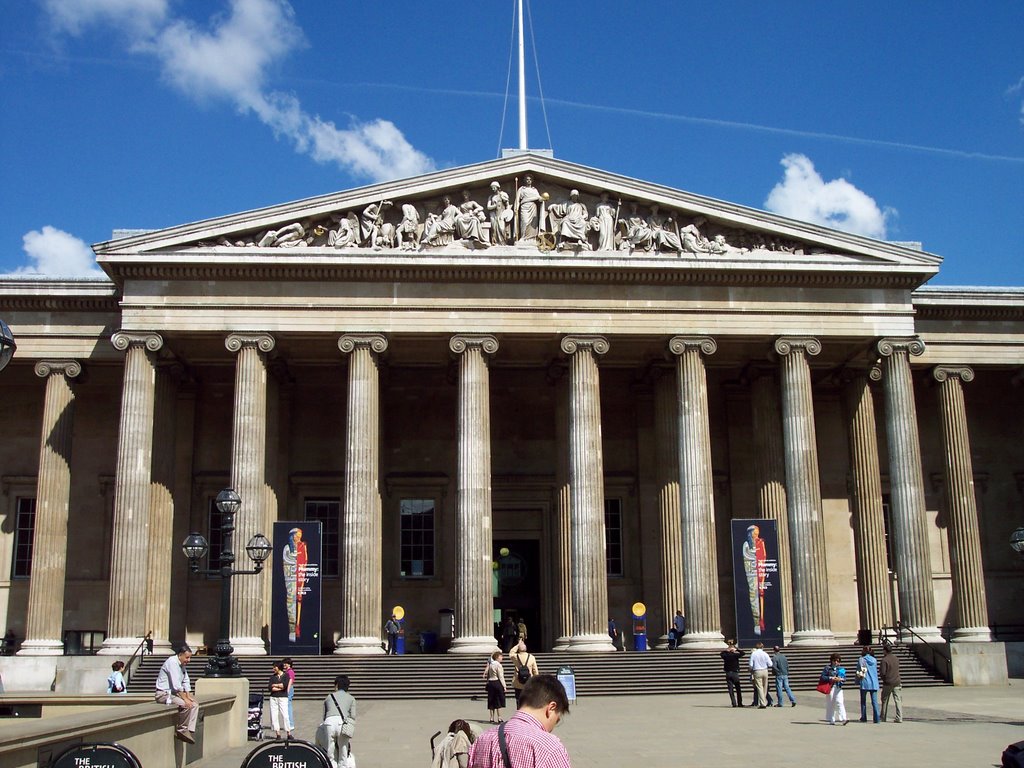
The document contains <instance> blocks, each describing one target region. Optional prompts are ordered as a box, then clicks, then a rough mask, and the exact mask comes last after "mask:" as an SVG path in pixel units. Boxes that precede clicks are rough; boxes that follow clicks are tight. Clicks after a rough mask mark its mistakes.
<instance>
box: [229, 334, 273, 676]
mask: <svg viewBox="0 0 1024 768" xmlns="http://www.w3.org/2000/svg"><path fill="white" fill-rule="evenodd" d="M224 345H225V347H227V349H228V351H229V352H234V353H236V354H237V355H238V357H237V359H236V360H235V406H234V421H233V428H232V435H231V487H232V488H234V489H235V492H236V493H237V494H238V495H239V497H241V499H242V506H241V507H240V508H239V510H238V514H237V515H236V516H235V534H234V541H233V544H234V549H235V567H236V568H242V569H245V568H249V567H251V565H252V563H251V562H250V561H249V558H248V556H247V555H246V554H245V545H246V544H247V543H248V542H249V539H251V538H252V537H253V536H254V535H256V534H257V533H262V534H264V535H266V536H269V535H270V531H269V530H268V528H267V517H268V515H267V510H266V493H267V476H266V467H267V355H268V354H269V353H270V352H271V351H272V350H273V349H274V345H275V340H274V337H273V336H270V335H269V334H265V333H232V334H230V335H229V336H228V337H227V339H225V341H224ZM270 575H271V569H270V568H267V569H264V572H263V573H261V574H259V575H257V576H241V577H238V578H234V579H232V580H231V645H232V646H233V647H234V649H235V654H236V655H238V656H263V655H265V654H266V652H267V650H266V645H265V643H264V642H263V629H264V627H265V626H267V625H268V624H269V623H270V610H269V606H268V605H267V601H266V598H265V592H266V588H265V585H264V583H263V580H264V578H268V577H270Z"/></svg>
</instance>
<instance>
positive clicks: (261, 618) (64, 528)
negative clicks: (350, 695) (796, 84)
mask: <svg viewBox="0 0 1024 768" xmlns="http://www.w3.org/2000/svg"><path fill="white" fill-rule="evenodd" d="M119 234H120V235H121V236H119V237H116V238H115V239H113V240H111V241H109V242H104V243H100V244H97V245H96V246H94V250H95V252H96V255H97V260H98V262H99V264H100V266H101V267H102V268H103V270H104V271H105V272H106V274H107V275H108V276H109V279H98V280H87V281H56V280H49V281H46V280H34V279H28V278H25V279H6V280H2V281H0V317H3V318H4V319H5V320H6V321H7V322H8V323H9V324H10V326H11V328H12V329H13V331H14V334H15V337H16V339H17V342H18V350H17V354H16V356H15V358H14V360H13V362H12V363H11V364H10V365H9V366H8V368H7V369H6V370H4V371H3V372H2V373H0V424H2V425H3V427H2V428H3V438H4V439H3V440H2V441H0V483H2V493H3V495H2V496H0V505H2V506H0V513H2V515H3V517H2V521H3V525H2V530H0V579H2V580H0V632H2V631H8V630H9V631H12V632H13V633H14V635H15V636H16V637H17V638H18V640H19V643H20V646H19V647H20V650H19V657H20V656H47V655H61V654H63V653H64V652H65V650H66V643H68V644H70V646H68V648H71V647H73V648H74V649H76V650H77V649H78V648H80V647H82V646H83V645H84V646H86V647H90V646H91V647H98V648H99V649H100V653H101V654H117V655H120V656H125V655H126V654H130V653H131V652H132V651H133V650H134V649H135V648H136V646H137V645H138V643H139V638H140V637H142V636H143V635H144V634H145V633H146V632H147V631H150V630H151V631H152V632H153V635H154V637H155V640H156V642H157V644H158V646H166V645H168V644H170V643H176V642H179V641H181V640H183V639H188V640H189V641H191V642H192V643H193V644H209V645H212V644H213V643H214V642H215V641H216V639H217V631H218V606H219V602H218V601H219V595H220V586H219V583H218V580H217V579H214V578H209V577H206V576H203V575H195V574H191V573H190V572H189V567H188V563H187V561H186V559H185V557H184V556H183V555H182V554H181V552H180V544H181V542H182V540H183V539H184V538H185V536H186V535H187V534H188V533H189V532H190V531H197V532H201V533H203V534H204V535H205V536H206V537H207V538H208V539H210V541H211V542H212V543H213V549H214V550H216V549H217V541H218V538H217V537H218V526H219V518H218V513H217V511H216V508H215V506H214V504H213V499H214V497H215V496H216V494H217V493H218V491H220V490H221V489H222V488H224V487H226V486H231V487H233V488H234V489H235V490H236V491H237V492H238V494H239V495H240V496H241V499H242V509H241V512H240V513H239V515H238V530H237V531H236V535H235V540H236V542H242V543H243V544H244V542H245V541H247V540H248V539H249V537H250V536H251V535H253V534H254V533H255V532H257V531H261V532H269V530H270V529H271V527H272V523H273V522H274V521H278V520H288V521H319V522H320V523H321V526H322V538H323V555H322V625H321V639H322V649H323V652H324V653H331V652H337V653H373V652H377V653H379V652H380V643H381V626H382V625H383V623H384V621H385V620H386V619H387V618H388V616H389V615H390V613H391V611H392V607H393V606H396V605H400V606H402V607H403V608H404V611H405V617H406V625H407V627H408V628H409V630H410V631H415V630H417V629H419V630H430V631H437V629H438V626H439V621H441V620H443V617H444V616H445V615H447V614H445V613H442V611H444V610H445V609H450V610H451V611H454V638H453V640H452V642H451V649H450V652H461V651H465V652H474V653H476V652H479V651H480V650H481V649H487V648H491V647H493V645H494V624H495V622H496V621H498V620H501V619H502V618H503V617H504V616H506V615H507V614H509V613H514V614H515V615H517V616H521V617H523V618H524V619H525V620H526V622H527V624H528V626H529V628H530V639H531V644H532V647H533V648H534V649H537V650H547V649H552V648H556V647H558V648H568V649H570V650H610V649H611V643H610V641H609V638H608V635H607V622H608V619H609V617H616V618H617V619H618V620H619V623H620V626H621V625H625V623H626V621H627V619H628V617H629V616H630V607H631V606H632V605H633V604H634V603H636V602H638V601H639V602H643V603H644V604H645V605H646V606H647V610H648V616H647V623H648V632H649V634H650V635H651V636H652V639H653V640H654V642H656V643H658V642H664V637H663V636H664V634H665V632H666V630H667V628H668V627H669V626H670V622H671V618H672V616H673V615H674V614H675V612H676V611H677V610H681V611H682V612H683V613H684V615H685V618H686V624H687V634H686V636H685V638H684V640H685V643H686V644H688V645H690V646H693V647H714V646H717V645H720V644H721V643H722V640H723V638H724V637H727V636H729V635H730V633H732V632H733V631H734V629H735V618H734V615H735V614H734V609H735V605H734V603H735V602H736V600H735V598H734V597H733V595H734V584H733V581H734V577H733V569H732V562H731V558H732V550H731V549H730V541H729V539H730V521H731V520H732V519H746V518H762V519H768V520H773V521H775V523H776V526H777V531H778V542H779V552H778V561H779V572H778V575H779V581H780V585H781V592H782V597H783V600H782V604H783V609H782V613H783V621H782V624H783V629H784V632H785V635H786V638H787V640H788V641H789V642H792V643H804V644H829V643H834V642H837V641H838V642H850V641H851V640H852V639H853V637H854V636H855V635H856V633H857V631H858V630H859V629H862V628H867V629H871V630H872V631H874V632H877V631H878V630H880V629H881V628H883V627H889V626H893V625H894V624H895V623H896V622H900V623H901V624H902V625H904V626H906V627H909V628H911V629H913V631H914V632H915V633H916V634H917V636H918V637H919V638H922V639H924V640H929V641H939V640H940V634H941V635H945V636H947V637H952V639H953V640H954V641H955V642H954V643H953V644H952V645H953V646H954V647H958V646H959V647H961V648H964V647H967V646H971V647H973V648H978V647H984V648H995V647H997V646H998V647H999V648H1002V646H1001V645H1000V644H999V643H996V642H993V641H994V640H997V639H1010V638H1004V637H1003V636H1001V635H1000V630H999V627H1000V625H1002V626H1003V627H1007V626H1009V625H1014V624H1017V625H1021V624H1024V609H1022V607H1021V604H1022V601H1021V595H1022V593H1021V584H1022V577H1024V570H1022V565H1021V563H1020V562H1018V561H1017V559H1016V555H1015V554H1014V553H1013V552H1012V551H1011V550H1010V547H1009V546H1008V540H1009V535H1010V533H1011V531H1013V529H1015V528H1016V527H1017V526H1018V525H1020V524H1021V523H1022V520H1024V497H1022V494H1024V444H1022V441H1021V439H1020V438H1021V434H1022V428H1024V290H1022V289H988V288H942V287H930V286H928V285H927V283H928V281H929V280H930V279H931V278H933V277H934V276H935V275H936V274H937V273H938V272H939V270H940V267H941V258H940V257H938V256H935V255H932V254H930V253H927V252H925V251H922V250H921V248H920V247H917V246H915V245H914V244H906V243H904V244H898V243H889V242H880V241H875V240H871V239H867V238H863V237H859V236H854V235H849V234H845V233H842V232H838V231H834V230H830V229H826V228H823V227H819V226H815V225H810V224H806V223H802V222H798V221H792V220H788V219H784V218H782V217H778V216H774V215H771V214H767V213H764V212H761V211H756V210H752V209H748V208H744V207H741V206H737V205H733V204H730V203H725V202H722V201H718V200H712V199H708V198H704V197H700V196H698V195H694V194H690V193H686V192H681V191H678V190H674V189H669V188H666V187H662V186H658V185H653V184H648V183H645V182H640V181H637V180H634V179H630V178H625V177H621V176H617V175H613V174H609V173H605V172H603V171H599V170H595V169H591V168H585V167H581V166H578V165H574V164H572V163H567V162H564V161H561V160H556V159H553V158H551V157H547V156H543V155H540V154H533V153H529V152H527V153H523V154H517V155H513V156H510V157H506V158H503V159H500V160H494V161H490V162H486V163H481V164H478V165H472V166H467V167H462V168H456V169H450V170H444V171H439V172H436V173H431V174H429V175H426V176H422V177H418V178H413V179H407V180H402V181H396V182H389V183H385V184H379V185H374V186H369V187H364V188H360V189H355V190H350V191H345V192H340V193H337V194H331V195H325V196H322V197H316V198H310V199H307V200H301V201H298V202H292V203H286V204H283V205H278V206H274V207H271V208H266V209H261V210H256V211H249V212H245V213H240V214H237V215H232V216H225V217H222V218H216V219H210V220H207V221H202V222H198V223H193V224H186V225H183V226H179V227H173V228H170V229H165V230H160V231H151V232H138V231H129V232H124V233H119ZM979 242H980V241H979ZM981 248H982V246H979V254H978V256H979V258H983V257H984V253H983V252H981ZM237 549H238V546H237V544H236V550H237ZM243 557H244V555H243ZM509 557H511V558H512V560H513V561H514V568H512V569H510V570H511V571H514V572H515V575H516V578H514V579H509V580H506V582H505V583H504V584H503V586H502V587H501V588H500V589H498V590H496V589H495V583H496V581H495V573H494V570H495V568H497V567H498V566H497V563H498V561H499V560H500V559H501V558H509ZM270 571H271V569H267V571H265V572H264V574H263V575H262V576H259V577H246V578H237V579H235V580H234V582H235V583H234V585H233V595H232V603H231V627H232V642H233V644H234V646H235V649H236V652H237V653H240V654H262V653H265V652H266V642H265V641H266V636H267V627H268V624H269V621H270V615H269V614H270V597H269V595H270ZM993 627H995V634H993ZM1000 652H1001V651H1000Z"/></svg>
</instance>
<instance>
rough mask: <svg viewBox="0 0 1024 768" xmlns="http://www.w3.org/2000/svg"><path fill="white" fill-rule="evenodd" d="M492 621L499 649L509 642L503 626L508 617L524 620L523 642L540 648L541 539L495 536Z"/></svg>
mask: <svg viewBox="0 0 1024 768" xmlns="http://www.w3.org/2000/svg"><path fill="white" fill-rule="evenodd" d="M491 557H492V558H493V563H494V566H492V567H493V568H494V572H493V574H492V585H493V588H494V622H495V626H494V629H495V639H496V640H497V641H498V645H499V646H500V647H501V649H502V650H507V648H508V644H507V642H506V641H505V640H504V639H503V637H502V635H503V628H504V627H505V622H506V620H507V619H508V618H509V617H511V618H512V620H513V621H515V622H516V623H518V622H519V620H520V619H522V620H523V621H524V622H526V643H527V646H528V647H529V649H530V650H531V651H538V650H541V644H542V643H541V638H542V637H544V632H543V630H544V628H543V626H542V624H541V621H542V616H543V615H544V613H543V611H542V610H541V599H540V595H541V569H540V539H539V538H532V539H508V538H500V539H498V538H496V539H494V550H493V553H492V555H491Z"/></svg>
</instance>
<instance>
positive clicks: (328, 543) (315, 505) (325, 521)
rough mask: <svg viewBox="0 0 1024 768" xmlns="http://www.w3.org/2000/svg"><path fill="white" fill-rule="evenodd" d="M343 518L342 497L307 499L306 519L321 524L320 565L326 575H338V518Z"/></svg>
mask: <svg viewBox="0 0 1024 768" xmlns="http://www.w3.org/2000/svg"><path fill="white" fill-rule="evenodd" d="M340 518H341V500H340V499H306V519H307V520H311V521H312V520H315V521H318V522H319V523H320V524H321V525H320V534H321V535H320V546H321V547H322V549H321V553H322V554H321V557H322V558H323V560H322V562H321V564H320V567H321V572H322V573H323V575H324V576H325V577H337V575H338V560H339V557H338V520H339V519H340Z"/></svg>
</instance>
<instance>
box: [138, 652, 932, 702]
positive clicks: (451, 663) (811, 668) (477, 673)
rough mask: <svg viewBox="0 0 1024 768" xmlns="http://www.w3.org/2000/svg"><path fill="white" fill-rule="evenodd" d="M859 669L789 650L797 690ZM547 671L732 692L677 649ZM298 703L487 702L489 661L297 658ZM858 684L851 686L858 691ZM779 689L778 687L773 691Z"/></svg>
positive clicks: (602, 686)
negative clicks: (828, 667) (346, 680)
mask: <svg viewBox="0 0 1024 768" xmlns="http://www.w3.org/2000/svg"><path fill="white" fill-rule="evenodd" d="M833 652H838V653H840V654H842V656H843V658H844V659H846V660H847V661H846V667H847V669H852V668H853V667H854V666H855V665H856V659H857V657H858V656H859V655H860V649H859V648H857V647H854V646H838V647H837V646H829V647H819V648H814V647H800V648H787V649H786V655H787V657H788V658H789V665H790V684H791V685H792V687H793V690H794V691H811V690H813V689H814V686H815V685H817V682H818V675H819V674H820V673H821V669H822V667H823V666H824V665H825V663H826V662H827V661H828V657H829V655H830V654H831V653H833ZM896 653H897V655H898V656H899V657H900V669H901V675H902V679H903V685H904V686H905V687H908V688H912V687H925V686H935V685H947V683H946V682H944V681H943V680H942V679H941V678H940V677H938V676H937V675H935V674H934V673H933V672H932V671H931V670H929V669H928V668H927V667H925V666H924V664H923V663H922V662H921V661H920V660H919V659H918V657H917V656H915V655H914V654H913V652H912V651H911V650H910V649H909V648H907V647H904V646H900V647H898V648H897V649H896ZM534 655H535V656H536V658H537V666H538V667H539V668H540V671H541V672H550V673H555V672H556V671H557V670H558V668H559V667H561V666H570V667H572V669H573V672H574V674H575V677H576V692H577V695H579V696H615V695H627V694H628V695H638V694H640V695H642V694H645V693H649V694H664V693H724V692H725V680H724V677H723V674H722V661H721V658H720V657H719V655H718V651H705V650H676V651H649V652H646V653H637V652H627V653H621V652H620V653H566V652H553V653H537V654H534ZM293 658H294V662H295V673H296V686H295V689H296V698H299V699H322V698H323V697H324V696H326V695H327V694H328V693H330V691H331V690H332V689H333V683H334V678H335V676H336V675H340V674H345V675H348V676H349V677H350V678H351V680H352V687H351V689H350V690H351V692H352V694H353V695H354V696H356V697H357V698H363V699H396V698H405V699H409V698H413V699H449V698H475V697H482V696H483V695H484V682H483V679H482V677H481V675H482V672H483V669H484V664H485V661H486V659H485V658H481V657H477V656H469V657H463V656H458V655H455V654H408V655H405V656H381V655H377V656H333V655H332V656H296V657H293ZM162 663H163V659H161V658H158V657H146V658H145V659H144V660H143V663H142V665H141V666H140V667H139V669H137V670H136V671H135V673H134V674H133V675H132V677H131V681H130V683H129V686H128V690H129V692H132V693H137V692H148V691H151V690H153V688H154V686H155V682H156V675H157V672H158V671H159V669H160V665H161V664H162ZM239 663H240V664H241V667H242V671H243V674H244V675H245V676H246V677H248V678H249V680H250V681H254V682H255V683H256V684H254V686H253V689H254V690H255V689H256V687H257V684H258V687H259V688H261V689H262V687H263V685H264V682H265V681H266V680H267V679H268V678H269V677H270V665H271V658H270V657H267V656H261V657H253V656H243V657H239ZM205 665H206V661H205V657H203V656H196V657H194V658H193V660H192V663H191V664H190V665H189V674H190V676H191V677H192V680H193V681H195V680H196V679H198V678H200V677H202V674H203V669H204V668H205ZM505 674H506V682H507V683H508V685H509V687H510V688H511V685H512V664H511V662H509V661H508V660H507V659H506V662H505ZM854 685H855V684H854V683H850V684H849V686H848V687H851V688H852V687H854ZM770 687H772V688H774V685H773V684H771V686H770Z"/></svg>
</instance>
